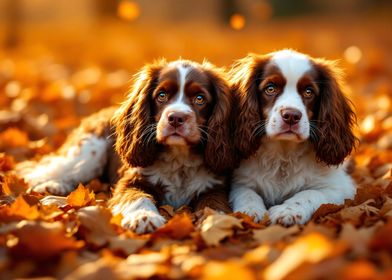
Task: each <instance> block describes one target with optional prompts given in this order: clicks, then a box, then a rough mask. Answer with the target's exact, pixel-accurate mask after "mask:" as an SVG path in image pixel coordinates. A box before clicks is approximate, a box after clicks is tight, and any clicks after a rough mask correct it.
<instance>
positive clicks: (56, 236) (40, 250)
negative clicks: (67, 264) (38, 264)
mask: <svg viewBox="0 0 392 280" xmlns="http://www.w3.org/2000/svg"><path fill="white" fill-rule="evenodd" d="M10 233H12V235H13V236H15V237H16V238H17V240H16V241H15V242H13V243H12V244H10V245H11V246H10V247H9V250H10V251H11V253H12V254H14V255H17V256H20V257H24V258H28V257H33V258H39V259H43V258H48V257H52V256H54V255H57V254H59V253H61V252H63V251H64V250H70V249H71V250H78V249H80V248H81V247H82V246H83V243H84V242H83V241H76V240H74V239H73V238H70V237H67V236H66V235H65V231H64V226H63V224H62V223H61V222H53V223H46V222H36V221H21V222H19V223H18V224H16V226H15V227H14V228H13V229H12V230H10Z"/></svg>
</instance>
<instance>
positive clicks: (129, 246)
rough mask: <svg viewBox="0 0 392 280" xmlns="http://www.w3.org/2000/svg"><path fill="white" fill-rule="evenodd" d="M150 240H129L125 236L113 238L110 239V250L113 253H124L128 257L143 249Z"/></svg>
mask: <svg viewBox="0 0 392 280" xmlns="http://www.w3.org/2000/svg"><path fill="white" fill-rule="evenodd" d="M147 241H148V240H146V239H135V238H129V237H127V236H125V235H119V236H112V237H110V238H109V246H108V247H109V248H110V249H111V250H113V251H122V252H124V253H125V254H126V255H127V256H128V255H130V254H133V253H135V252H136V251H138V250H139V249H140V248H142V247H143V246H144V245H145V244H146V243H147Z"/></svg>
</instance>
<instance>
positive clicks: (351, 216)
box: [339, 199, 380, 225]
mask: <svg viewBox="0 0 392 280" xmlns="http://www.w3.org/2000/svg"><path fill="white" fill-rule="evenodd" d="M372 203H374V200H373V199H369V200H367V201H365V202H363V203H362V204H360V205H356V206H351V207H346V208H343V209H342V210H341V211H340V212H339V215H340V217H341V218H342V220H343V221H345V222H351V223H353V224H354V225H360V224H361V222H362V220H363V219H364V218H365V217H370V216H372V215H378V214H379V212H380V209H378V208H377V207H374V206H372V205H371V204H372Z"/></svg>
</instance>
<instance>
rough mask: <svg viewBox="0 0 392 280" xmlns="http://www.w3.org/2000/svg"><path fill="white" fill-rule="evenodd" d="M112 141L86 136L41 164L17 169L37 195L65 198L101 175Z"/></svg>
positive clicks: (23, 164) (40, 162)
mask: <svg viewBox="0 0 392 280" xmlns="http://www.w3.org/2000/svg"><path fill="white" fill-rule="evenodd" d="M110 143H111V141H109V140H108V139H106V138H104V137H98V136H96V135H94V134H83V135H81V136H80V139H78V141H75V139H73V144H72V145H67V149H62V151H61V152H59V153H57V154H52V155H47V156H45V157H44V158H42V159H41V160H40V161H39V162H36V163H33V162H25V163H21V164H19V165H18V166H17V168H16V171H17V173H18V174H19V175H20V176H21V177H23V178H24V179H25V181H26V182H27V183H28V184H29V185H30V189H31V190H33V191H36V192H49V193H52V194H56V195H66V194H68V193H69V192H71V191H72V190H73V189H74V188H75V187H76V186H77V185H78V184H79V183H80V182H81V183H86V182H88V181H89V180H91V179H93V178H96V177H98V176H100V175H101V174H102V170H103V168H104V166H105V164H106V160H107V150H108V147H109V145H110Z"/></svg>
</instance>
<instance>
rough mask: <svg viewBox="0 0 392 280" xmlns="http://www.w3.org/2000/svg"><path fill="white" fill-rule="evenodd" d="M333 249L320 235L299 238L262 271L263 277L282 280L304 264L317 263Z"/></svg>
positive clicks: (314, 234)
mask: <svg viewBox="0 0 392 280" xmlns="http://www.w3.org/2000/svg"><path fill="white" fill-rule="evenodd" d="M333 248H334V245H333V244H332V243H331V242H330V241H329V240H328V239H326V238H325V237H324V236H322V235H321V234H317V233H313V234H308V235H305V236H303V237H300V238H298V239H297V240H296V241H295V242H294V243H293V244H291V245H289V246H287V247H286V249H285V250H284V251H283V253H282V254H281V255H280V256H279V258H278V259H277V260H276V261H275V262H273V263H272V264H271V265H270V266H268V267H267V268H266V269H265V270H264V272H263V277H264V279H270V280H279V279H283V278H285V277H286V276H287V275H288V274H289V273H290V272H291V271H292V270H294V269H295V268H296V267H298V266H299V265H301V264H302V263H304V262H310V263H317V262H319V261H321V260H322V259H324V258H326V257H328V255H330V254H331V252H332V251H333Z"/></svg>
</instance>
